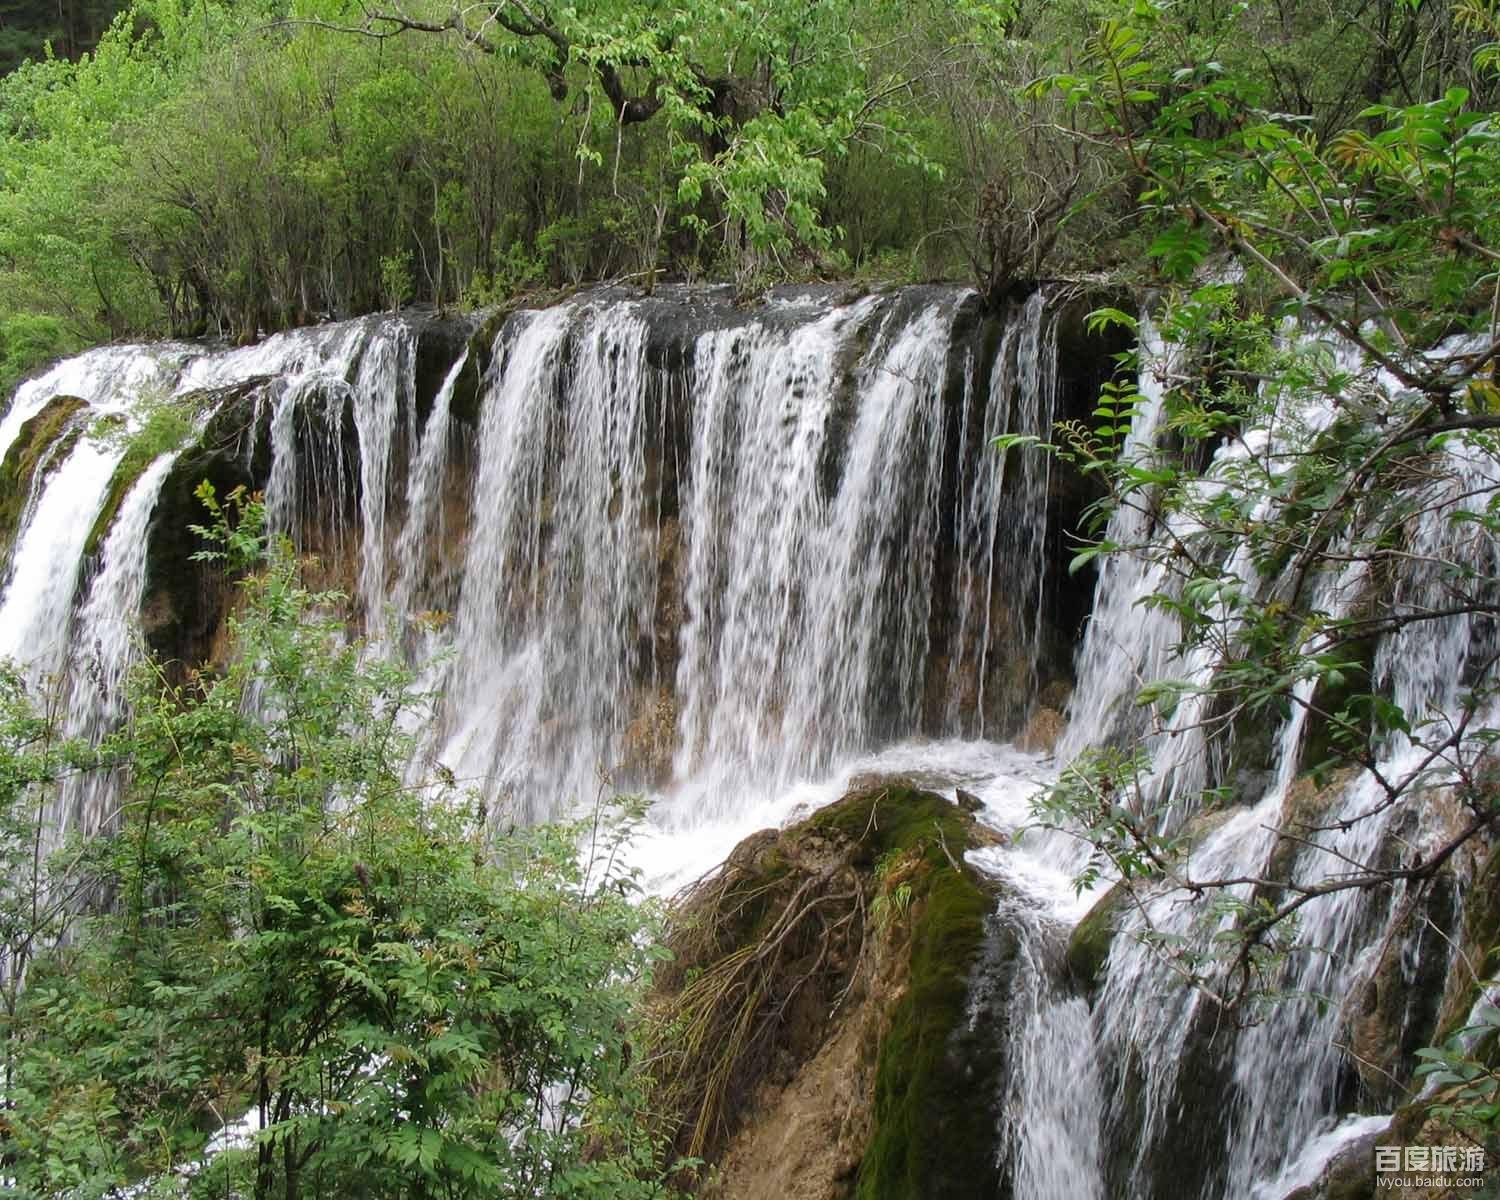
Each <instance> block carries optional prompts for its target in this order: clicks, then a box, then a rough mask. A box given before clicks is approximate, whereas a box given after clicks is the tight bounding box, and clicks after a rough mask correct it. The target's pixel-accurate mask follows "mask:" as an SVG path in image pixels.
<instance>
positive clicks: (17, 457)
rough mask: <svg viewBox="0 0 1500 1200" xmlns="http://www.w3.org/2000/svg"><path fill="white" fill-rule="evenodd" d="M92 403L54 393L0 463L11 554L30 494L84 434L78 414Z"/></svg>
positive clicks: (3, 535) (0, 506)
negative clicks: (76, 418) (77, 418)
mask: <svg viewBox="0 0 1500 1200" xmlns="http://www.w3.org/2000/svg"><path fill="white" fill-rule="evenodd" d="M87 407H88V404H87V403H86V402H85V401H83V400H80V399H79V398H78V397H77V396H54V397H53V398H52V399H51V400H49V401H47V403H46V405H44V406H43V408H42V410H41V411H40V412H38V413H37V414H36V415H35V416H34V417H32V418H30V419H29V420H28V421H27V422H26V423H25V424H24V425H22V426H21V428H20V430H19V431H18V432H17V434H16V440H15V441H14V442H12V443H11V444H10V448H9V449H8V450H6V452H5V461H4V462H3V463H0V548H4V549H5V552H6V553H7V554H8V553H9V548H10V547H11V546H13V545H14V544H15V539H16V534H17V533H18V532H19V529H20V524H21V517H22V515H23V513H24V511H25V508H26V500H27V497H28V496H30V495H31V492H32V490H33V488H34V486H35V485H36V484H38V483H40V482H41V481H42V480H43V479H45V478H46V476H47V475H48V473H50V472H51V471H52V469H53V468H55V467H56V466H57V465H58V464H59V463H61V462H62V460H63V459H64V458H65V457H66V456H67V452H68V449H69V448H70V447H71V446H72V445H73V443H74V442H75V441H76V440H77V438H78V437H79V435H80V434H81V433H82V427H81V426H80V425H79V424H78V423H77V422H76V421H74V419H73V418H74V417H75V416H76V415H77V414H78V413H79V412H80V411H82V410H83V409H86V408H87Z"/></svg>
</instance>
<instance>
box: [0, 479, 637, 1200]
mask: <svg viewBox="0 0 1500 1200" xmlns="http://www.w3.org/2000/svg"><path fill="white" fill-rule="evenodd" d="M200 496H201V497H202V498H203V500H204V502H205V504H206V506H207V508H208V510H209V513H210V518H211V520H210V523H209V524H207V525H206V526H205V527H204V528H203V529H202V530H200V532H201V533H202V534H203V536H204V537H205V539H206V542H207V547H206V549H205V550H204V552H203V556H204V557H205V558H207V559H208V560H209V561H213V562H218V563H221V564H223V565H224V567H225V568H226V569H230V570H242V569H247V568H253V573H252V574H250V575H248V576H246V577H245V579H244V582H243V584H242V587H243V589H244V602H243V604H241V605H240V606H239V607H238V608H237V609H236V615H235V616H234V617H233V618H232V619H231V620H232V623H233V634H234V642H235V647H236V654H235V657H234V658H233V660H232V661H231V662H230V663H229V664H228V665H227V666H226V667H225V668H224V669H223V671H222V673H220V674H217V675H212V676H210V675H207V674H199V675H196V676H195V677H194V678H193V679H192V680H191V681H190V682H189V683H188V684H186V685H184V686H182V687H173V686H169V685H167V684H166V683H165V682H164V681H163V677H162V676H161V675H160V674H159V673H158V672H157V671H156V670H155V669H154V668H153V667H148V668H146V669H143V670H142V671H141V672H139V673H138V674H137V676H136V678H135V680H134V684H133V696H132V700H133V709H132V713H133V715H132V719H131V723H130V725H129V726H128V727H127V728H125V729H124V730H122V731H121V732H120V733H119V734H118V735H117V736H115V737H114V738H113V739H112V740H111V741H109V742H108V743H107V744H106V745H105V746H104V747H103V748H102V749H101V751H100V754H101V755H102V758H103V760H104V761H105V762H106V763H107V764H108V765H110V766H113V767H119V766H121V765H126V766H128V778H129V784H128V788H127V791H126V793H125V795H124V797H123V804H122V807H121V812H120V815H119V818H118V820H117V822H116V824H115V826H114V828H113V830H112V832H111V833H110V834H109V835H107V836H103V837H101V838H99V839H98V840H97V841H95V842H94V843H92V844H89V845H86V846H82V847H77V848H74V849H72V850H68V851H64V852H63V854H62V855H61V856H60V857H59V858H57V859H54V860H53V862H52V863H51V864H50V867H49V868H46V869H44V868H42V867H40V866H38V862H39V860H38V859H37V858H36V856H35V855H34V854H33V855H32V857H31V859H30V860H29V865H30V874H28V872H27V870H26V868H27V866H28V859H27V857H26V856H27V854H28V852H30V851H31V850H32V849H33V847H34V846H35V845H36V838H37V837H38V831H39V829H40V821H39V818H40V814H39V813H38V812H37V811H36V806H37V805H38V804H39V803H41V800H40V797H42V796H44V795H45V792H44V790H43V789H44V787H45V785H46V784H48V783H50V782H51V781H52V780H54V779H55V778H56V776H57V773H58V771H59V770H60V769H62V767H63V765H64V764H65V763H66V762H67V761H68V760H67V758H66V757H65V755H64V752H63V751H62V750H59V749H55V748H53V747H52V745H51V743H50V742H49V740H48V739H49V738H50V737H51V736H52V733H51V731H52V729H53V728H54V725H53V724H52V723H50V722H48V721H47V720H46V719H45V718H39V717H36V716H35V715H33V714H32V712H31V710H30V708H29V706H28V705H27V703H26V700H27V698H26V697H25V696H24V695H23V694H22V692H21V689H20V685H19V682H18V681H17V680H16V679H15V678H14V677H13V676H11V675H5V676H3V677H0V789H3V791H0V802H3V803H0V817H3V818H4V820H0V856H7V857H6V858H5V862H4V866H6V867H7V868H8V875H7V878H8V879H9V880H10V881H11V883H12V885H13V890H12V891H11V892H8V893H7V897H6V910H7V912H11V913H12V916H11V917H9V918H8V919H7V921H6V925H5V928H4V930H3V931H0V932H3V933H4V934H5V936H6V937H7V939H8V942H7V953H8V960H9V962H10V963H14V962H16V961H19V960H21V959H23V958H25V959H26V960H27V961H28V963H29V971H28V974H27V980H26V986H25V988H24V990H21V989H19V988H12V989H11V992H10V995H9V1000H10V1007H9V1008H8V1009H7V1011H6V1014H5V1018H4V1027H3V1039H4V1040H3V1053H4V1063H3V1067H4V1071H5V1082H4V1092H5V1096H6V1101H7V1110H6V1113H5V1123H4V1125H3V1126H0V1155H4V1158H5V1162H6V1164H7V1166H6V1170H7V1172H9V1173H10V1174H11V1175H12V1176H13V1177H14V1179H15V1184H14V1186H15V1188H16V1192H15V1194H17V1195H19V1196H52V1195H59V1194H64V1193H66V1194H70V1195H103V1194H106V1193H108V1192H110V1191H111V1190H114V1189H118V1188H121V1187H124V1186H125V1185H127V1184H129V1183H132V1182H136V1181H146V1182H147V1184H148V1186H149V1189H150V1192H151V1194H162V1195H166V1194H171V1195H200V1194H201V1195H205V1196H207V1195H223V1194H225V1193H226V1192H229V1193H232V1194H241V1195H250V1194H253V1195H255V1196H257V1197H265V1196H270V1195H272V1194H275V1195H277V1196H278V1197H291V1198H295V1197H297V1196H299V1195H307V1196H312V1195H316V1196H396V1195H410V1194H428V1193H438V1194H443V1195H452V1196H459V1195H474V1196H479V1195H495V1194H524V1195H538V1196H541V1195H545V1196H559V1197H562V1196H566V1197H584V1196H599V1197H604V1196H610V1197H615V1196H621V1197H629V1196H643V1197H644V1196H661V1195H664V1194H666V1190H665V1188H664V1186H663V1185H662V1183H661V1182H660V1181H661V1179H662V1178H663V1173H662V1164H661V1163H659V1162H658V1161H657V1157H656V1156H657V1153H658V1147H656V1146H655V1145H654V1144H653V1143H652V1141H651V1138H650V1134H649V1131H648V1126H647V1125H646V1124H644V1123H641V1122H639V1121H638V1120H637V1116H638V1114H637V1107H638V1106H639V1104H640V1103H641V1093H640V1091H639V1088H640V1084H641V1080H640V1079H639V1077H638V1073H637V1072H636V1071H635V1070H633V1069H632V1067H631V1064H630V1056H629V1054H628V1051H627V1039H628V1038H629V1036H630V1028H631V1020H632V1018H631V1012H632V1005H633V1002H634V999H635V997H636V994H637V991H638V989H639V988H640V987H641V986H642V985H643V983H644V982H645V981H646V980H647V979H648V977H649V971H650V968H651V965H652V962H653V960H654V959H655V957H656V952H655V951H654V950H653V949H652V948H651V943H650V938H649V930H650V921H651V918H652V914H651V910H650V909H649V907H644V906H639V905H637V904H635V903H633V902H632V899H631V895H630V893H631V891H632V881H631V878H630V877H629V876H628V875H625V874H622V873H621V872H620V871H619V869H618V868H617V867H615V866H614V865H613V864H614V863H615V861H616V858H615V850H616V841H615V839H617V838H618V837H619V836H622V833H621V830H620V829H619V828H618V827H617V828H615V829H613V830H612V831H611V832H609V833H608V834H606V835H604V836H603V839H602V840H594V841H590V840H588V839H587V838H584V836H583V835H584V832H585V831H584V830H582V829H576V828H564V827H543V828H537V829H531V830H526V831H519V832H514V833H511V834H509V835H508V836H506V837H505V838H504V839H503V840H501V841H500V842H498V843H494V842H492V841H490V840H489V836H488V830H487V827H486V823H485V821H484V819H483V813H482V811H481V809H480V806H479V803H478V801H477V800H476V799H475V798H474V797H472V796H468V795H465V794H461V793H458V792H456V791H454V790H453V789H452V788H451V787H445V786H443V785H441V784H437V785H434V786H431V787H428V786H425V785H420V786H419V785H416V784H413V783H412V782H411V781H409V780H408V779H407V778H406V776H405V766H406V763H407V761H408V756H409V751H410V745H409V737H408V735H407V734H406V733H405V732H404V731H405V730H406V729H408V728H411V722H413V721H414V720H415V719H417V718H418V716H419V714H420V713H421V711H422V703H423V701H422V699H421V697H419V696H417V695H415V694H414V693H413V692H412V691H411V688H410V682H409V680H408V678H407V677H406V675H405V673H404V671H403V670H402V669H401V668H398V667H396V666H393V665H391V664H388V663H385V662H382V661H379V660H374V659H371V658H369V657H368V656H367V655H366V654H365V652H364V650H363V647H361V646H359V645H357V644H350V643H349V642H347V640H345V639H343V638H342V637H340V636H339V635H340V632H341V631H340V630H339V629H338V628H337V627H336V625H335V624H334V623H333V622H332V620H331V618H329V617H327V616H326V615H324V614H326V613H327V612H329V611H330V610H331V605H332V602H333V600H334V599H335V598H334V597H333V596H331V595H328V594H315V593H309V592H308V591H306V590H305V589H304V588H303V587H302V586H301V584H300V583H299V581H298V577H297V566H296V563H295V562H294V560H293V559H292V557H291V556H290V553H289V551H288V550H287V549H286V548H285V547H284V546H281V545H277V544H271V545H269V546H268V544H267V542H266V539H265V537H264V535H263V533H262V532H261V531H262V524H263V514H262V512H261V510H260V507H259V504H258V502H255V501H253V500H249V499H247V498H246V497H245V496H244V495H243V494H242V493H236V494H232V495H231V496H230V497H228V498H227V500H222V501H221V500H220V499H219V498H217V497H216V496H214V494H213V493H212V491H211V489H209V488H207V487H206V485H205V487H203V488H201V489H200ZM83 765H84V766H85V767H86V766H87V765H88V764H87V763H84V764H83ZM9 868H15V869H13V870H11V869H9ZM38 872H42V873H41V874H38ZM28 879H30V880H31V881H32V882H31V883H30V884H29V885H28V884H27V883H26V881H27V880H28ZM16 885H19V886H16ZM79 889H85V890H87V891H88V892H89V893H90V894H93V895H96V896H103V897H110V898H112V900H111V903H109V904H108V906H107V907H103V908H98V907H90V908H89V909H88V910H86V911H85V912H82V913H78V914H77V915H76V917H74V918H73V920H72V928H73V932H72V936H71V938H70V939H69V940H68V941H67V942H66V943H65V944H54V945H52V947H51V948H50V949H48V950H46V951H45V952H40V953H39V952H38V948H39V940H38V939H39V937H40V936H45V935H47V934H48V933H50V932H51V931H53V930H54V929H55V927H56V925H57V924H58V923H59V922H60V921H61V920H63V919H64V918H65V917H66V916H67V915H69V914H71V913H73V912H75V911H76V906H74V908H63V907H60V904H61V898H62V897H64V896H67V895H70V893H71V894H76V893H77V892H78V890H79ZM39 897H40V898H41V903H42V907H41V908H40V909H38V908H36V907H35V906H36V904H37V903H38V898H39ZM28 904H29V905H30V907H28ZM16 914H19V916H17V915H16ZM20 918H24V919H20ZM242 1114H243V1115H244V1116H245V1117H246V1118H247V1119H248V1126H244V1127H242V1129H243V1132H242V1133H241V1134H239V1135H238V1136H235V1135H233V1134H229V1133H221V1132H220V1131H221V1130H222V1129H226V1128H227V1129H231V1130H232V1129H233V1128H234V1127H235V1123H236V1122H237V1121H238V1120H239V1119H240V1118H241V1116H242Z"/></svg>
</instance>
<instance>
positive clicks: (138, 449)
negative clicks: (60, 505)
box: [83, 407, 192, 554]
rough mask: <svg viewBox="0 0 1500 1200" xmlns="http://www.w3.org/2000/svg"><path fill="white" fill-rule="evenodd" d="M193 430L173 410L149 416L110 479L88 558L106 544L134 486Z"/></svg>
mask: <svg viewBox="0 0 1500 1200" xmlns="http://www.w3.org/2000/svg"><path fill="white" fill-rule="evenodd" d="M191 430H192V425H191V424H190V422H189V420H188V418H187V417H186V416H184V415H183V414H182V413H179V412H177V411H175V410H173V409H171V408H167V407H159V408H156V409H153V410H152V411H151V412H150V414H149V415H148V416H147V418H146V422H145V424H144V425H143V426H142V427H141V429H140V430H139V431H138V432H137V433H135V434H133V435H130V444H129V445H128V446H127V447H126V448H125V456H124V457H123V458H121V459H120V462H119V464H118V465H117V466H116V467H115V473H114V474H113V475H112V476H111V477H110V480H109V489H108V491H106V492H105V495H104V504H103V505H102V506H101V507H100V509H99V515H98V516H97V517H95V518H94V524H93V528H91V529H90V530H89V536H88V540H87V541H86V542H84V547H83V552H84V553H85V554H97V553H98V552H99V547H100V546H102V545H103V544H104V537H105V535H106V534H107V533H109V530H110V526H112V525H113V524H114V523H115V517H116V516H117V515H118V514H119V511H120V505H121V504H122V503H123V502H124V500H125V496H126V494H127V493H128V492H129V491H130V489H131V487H133V486H134V484H135V482H136V480H138V479H140V477H141V476H142V475H144V474H145V473H146V468H147V467H149V466H150V465H151V464H152V463H153V462H155V461H156V459H157V457H158V456H159V455H161V454H164V453H166V452H167V451H168V450H173V449H175V448H176V447H178V446H180V445H181V444H182V442H183V441H184V440H185V439H186V438H187V436H188V434H189V433H190V432H191Z"/></svg>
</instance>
